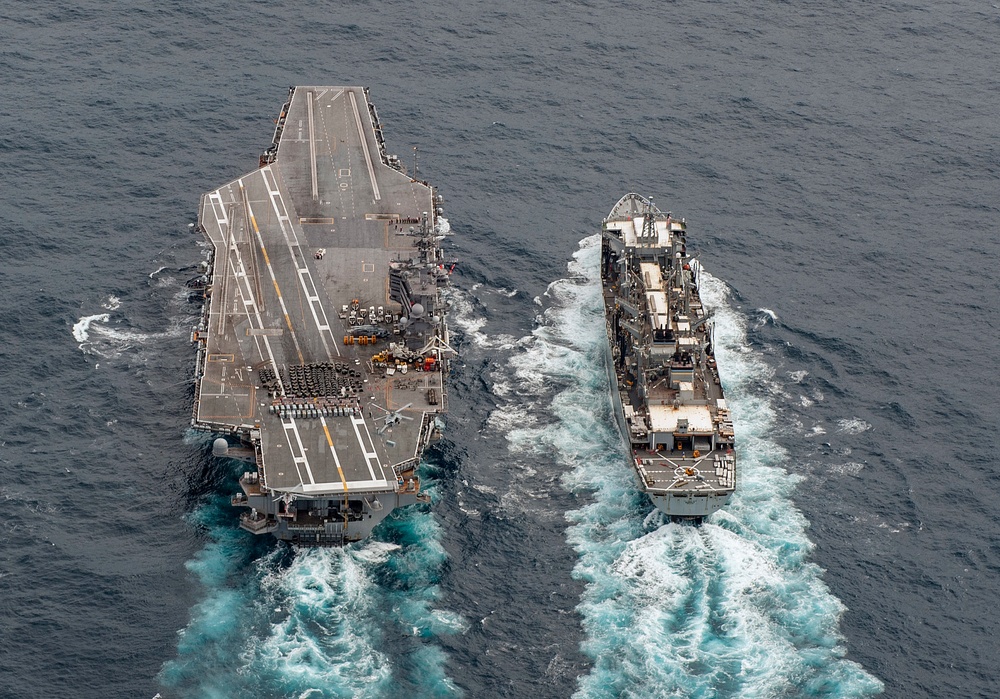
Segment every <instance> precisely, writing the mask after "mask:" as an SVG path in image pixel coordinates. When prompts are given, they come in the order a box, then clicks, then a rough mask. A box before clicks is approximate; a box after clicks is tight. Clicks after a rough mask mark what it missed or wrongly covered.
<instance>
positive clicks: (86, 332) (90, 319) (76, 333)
mask: <svg viewBox="0 0 1000 699" xmlns="http://www.w3.org/2000/svg"><path fill="white" fill-rule="evenodd" d="M109 319H110V316H109V315H108V314H107V313H96V314H94V315H92V316H84V317H83V318H80V320H78V321H76V324H75V325H73V339H74V340H76V341H77V342H78V343H79V344H80V345H81V347H80V349H83V346H82V345H83V344H84V343H85V342H87V340H89V339H90V326H91V325H92V324H94V323H107V322H108V320H109Z"/></svg>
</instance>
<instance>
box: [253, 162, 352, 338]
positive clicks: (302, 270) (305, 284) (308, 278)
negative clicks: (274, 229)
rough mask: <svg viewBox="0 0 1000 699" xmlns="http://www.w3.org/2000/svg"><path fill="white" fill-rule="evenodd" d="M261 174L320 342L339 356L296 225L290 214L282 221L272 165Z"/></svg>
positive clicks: (278, 194) (281, 200) (281, 203)
mask: <svg viewBox="0 0 1000 699" xmlns="http://www.w3.org/2000/svg"><path fill="white" fill-rule="evenodd" d="M260 174H261V177H262V178H263V180H264V187H265V188H266V189H267V192H268V194H269V195H270V196H269V199H270V200H271V208H272V209H274V213H275V215H276V216H277V217H278V225H279V226H280V228H281V234H282V236H284V238H285V244H286V246H287V247H288V252H289V254H290V255H291V256H292V262H294V263H295V268H296V270H297V271H298V273H299V274H298V277H299V286H301V287H302V291H303V292H304V293H305V295H306V298H307V299H308V300H309V311H310V313H311V314H312V317H313V323H314V324H315V325H316V328H317V330H319V339H320V342H321V343H323V349H324V351H325V352H326V355H327V357H330V356H332V355H331V354H330V347H331V346H332V347H333V351H334V352H335V353H336V354H337V356H338V357H339V356H341V353H340V347H338V346H337V340H336V338H335V337H334V336H333V332H332V331H331V330H330V320H329V318H328V317H327V315H326V309H325V308H324V307H323V304H322V303H321V302H320V300H319V292H318V291H317V289H316V283H315V282H314V281H313V278H312V273H311V272H310V271H309V267H308V265H306V264H305V260H304V259H302V260H300V259H299V258H298V256H297V255H296V253H295V250H296V248H298V249H299V253H300V254H301V247H299V241H298V237H297V236H296V235H295V227H294V226H292V225H291V223H290V222H289V225H288V227H287V228H286V226H285V223H284V221H288V220H289V218H288V216H284V221H282V215H281V211H282V210H284V211H286V212H287V208H286V207H285V202H284V200H283V199H282V198H281V191H280V190H279V189H278V182H277V180H276V179H275V176H274V173H273V172H272V171H271V168H270V166H268V167H265V168H261V170H260ZM268 177H270V178H271V180H273V186H272V182H271V181H268ZM279 204H280V205H281V208H280V209H279V208H278V205H279ZM293 241H294V243H293ZM300 265H302V266H300ZM310 289H311V291H310ZM320 316H322V317H323V319H322V321H321V320H320ZM324 331H326V332H328V333H330V342H329V343H327V339H326V337H325V336H324V334H323V332H324Z"/></svg>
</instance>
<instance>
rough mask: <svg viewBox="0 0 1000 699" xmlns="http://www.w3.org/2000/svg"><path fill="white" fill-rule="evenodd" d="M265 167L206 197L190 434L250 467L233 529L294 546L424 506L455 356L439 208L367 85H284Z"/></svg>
mask: <svg viewBox="0 0 1000 699" xmlns="http://www.w3.org/2000/svg"><path fill="white" fill-rule="evenodd" d="M275 123H276V126H275V130H274V136H273V140H272V144H271V146H270V147H269V148H268V149H267V150H266V151H264V153H263V154H262V155H261V157H260V163H259V168H258V169H257V170H255V171H253V172H250V173H248V174H246V175H244V176H242V177H239V178H237V179H236V180H234V181H232V182H229V183H228V184H225V185H223V186H222V187H219V188H218V189H216V190H214V191H212V192H208V193H207V194H205V195H203V196H202V199H201V205H200V209H199V215H198V225H199V228H200V230H201V231H202V232H203V234H204V235H205V236H206V237H207V238H208V240H209V242H210V243H211V250H212V254H211V256H210V258H209V260H208V261H207V262H206V263H205V264H204V266H203V270H202V271H203V274H202V275H201V276H200V277H199V278H197V279H196V280H192V285H193V286H195V287H196V288H197V289H199V290H200V291H201V292H202V293H203V294H204V296H205V304H204V313H203V316H202V319H201V322H200V323H199V325H198V327H197V328H195V329H194V332H193V334H192V341H193V342H194V343H195V345H196V347H197V362H196V383H197V386H196V393H195V405H194V416H193V419H192V425H193V426H194V427H195V428H197V429H201V430H205V431H209V432H213V433H217V434H220V435H223V436H220V437H219V438H217V439H216V440H215V443H214V445H213V452H214V453H215V454H216V455H217V456H223V455H225V456H228V457H232V458H237V459H242V460H244V461H245V462H247V464H248V466H247V470H246V471H245V472H244V473H243V475H242V477H241V478H240V492H238V493H236V494H235V495H233V497H232V504H233V505H235V506H239V507H242V508H246V509H245V511H244V512H243V513H242V515H241V517H240V526H241V527H242V528H243V529H246V530H247V531H250V532H253V533H254V534H262V535H263V534H270V535H274V536H275V537H277V538H279V539H282V540H286V541H290V542H293V543H296V544H300V545H320V546H338V545H344V544H347V543H350V542H354V541H358V540H360V539H363V538H364V537H366V536H368V535H369V534H370V533H371V531H372V529H373V528H374V527H375V526H376V525H377V524H378V523H379V522H381V521H382V520H383V519H385V517H386V516H387V515H388V514H389V513H390V512H392V510H393V509H395V508H397V507H401V506H404V505H409V504H413V503H416V502H428V501H429V499H428V497H427V496H426V494H425V493H424V492H423V491H422V489H421V483H420V478H419V476H418V475H417V466H418V463H419V460H420V457H421V455H422V453H423V451H424V449H425V447H427V445H428V444H429V443H431V442H432V441H433V440H435V439H436V438H438V437H439V436H440V430H441V429H442V428H443V422H442V421H441V415H442V414H443V413H444V412H445V409H446V406H447V394H446V388H445V377H446V375H447V373H448V362H449V358H450V357H451V356H452V355H453V352H452V350H451V348H450V347H449V345H448V328H447V324H446V319H445V310H446V304H445V302H444V300H443V299H442V293H441V292H442V289H443V288H444V287H445V286H447V284H448V281H449V273H450V272H451V269H452V268H453V265H449V264H447V263H446V261H445V259H444V255H443V251H442V250H441V247H440V241H441V240H442V239H443V237H444V236H445V235H446V234H447V232H448V230H447V222H446V221H445V220H444V219H443V218H440V213H441V209H440V204H441V197H440V196H438V195H437V194H436V193H435V191H434V189H433V188H432V187H431V186H430V185H429V184H427V183H426V182H423V181H420V180H419V179H417V173H416V162H414V168H413V170H414V171H413V172H412V173H409V174H407V173H406V172H405V169H404V166H403V164H402V161H401V160H400V158H398V157H397V156H394V155H391V154H389V153H387V151H386V147H385V141H384V139H383V136H382V128H381V126H380V124H379V119H378V114H377V113H376V111H375V107H374V105H372V103H371V102H370V101H369V98H368V91H367V90H366V89H364V88H360V87H293V88H290V90H289V94H288V101H287V102H286V103H285V104H284V105H283V106H282V108H281V112H280V115H279V117H278V119H277V120H276V122H275Z"/></svg>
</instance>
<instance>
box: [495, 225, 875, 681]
mask: <svg viewBox="0 0 1000 699" xmlns="http://www.w3.org/2000/svg"><path fill="white" fill-rule="evenodd" d="M599 256H600V239H599V237H598V236H592V237H589V238H587V239H585V240H583V241H582V242H581V247H580V250H579V252H577V253H576V254H575V255H574V261H573V262H572V263H571V264H570V272H571V276H570V278H568V279H563V280H559V281H557V282H554V283H553V284H552V285H550V287H549V289H548V291H547V292H546V296H547V297H548V308H547V309H546V310H545V311H544V313H543V314H542V316H541V321H540V324H539V327H538V328H536V330H535V331H534V332H533V334H532V336H531V337H530V338H526V339H525V340H524V341H523V342H522V343H519V344H520V346H521V347H523V351H521V352H519V353H517V354H515V355H514V356H512V357H511V359H510V360H509V364H510V366H509V369H510V372H509V373H511V374H513V376H514V377H515V378H514V381H515V383H516V384H517V386H516V389H515V391H514V393H515V394H517V398H518V406H520V408H519V409H521V410H529V411H530V412H534V413H536V414H535V415H531V416H529V419H528V420H527V421H522V423H521V424H522V425H524V424H525V423H527V427H520V428H511V429H509V430H508V431H507V433H506V437H507V440H508V445H509V449H510V450H511V452H513V453H514V454H520V455H523V456H526V455H528V454H538V455H539V456H544V458H546V459H548V460H551V459H555V460H557V462H558V463H560V464H561V465H562V467H563V468H564V469H565V473H564V475H563V484H564V485H565V487H567V488H569V489H570V490H572V491H573V492H576V493H578V494H580V495H581V496H583V497H584V498H586V499H587V500H589V502H587V504H585V505H583V506H581V507H580V508H579V509H576V510H574V511H571V512H569V513H567V515H566V516H567V519H568V520H569V521H570V522H571V524H570V527H569V530H568V532H567V538H568V541H569V543H570V544H571V545H572V546H573V547H574V549H575V550H576V551H577V552H578V554H579V562H578V564H577V566H576V568H575V571H574V575H575V576H576V577H577V578H579V579H580V580H582V581H584V583H585V586H586V587H585V592H584V594H583V598H582V600H581V601H580V604H579V606H578V608H577V610H578V612H579V613H580V614H581V616H582V618H583V621H582V623H583V628H584V632H585V637H586V638H585V640H584V642H583V650H584V652H585V653H586V654H587V655H588V656H589V657H590V658H591V659H592V661H593V666H592V668H591V669H590V671H589V672H588V673H587V674H585V675H584V676H582V677H581V678H580V679H579V681H578V687H577V692H576V696H577V697H580V698H583V697H635V698H636V699H638V698H640V697H642V698H644V699H645V698H648V697H682V696H683V697H802V696H822V697H866V696H872V695H875V694H878V693H880V692H881V691H882V688H883V687H882V683H881V682H880V681H879V680H878V679H876V678H875V677H873V676H872V675H870V674H868V673H867V672H865V670H864V669H863V668H861V666H859V665H858V664H857V663H854V662H853V661H849V660H845V659H844V656H845V654H846V649H845V648H844V645H843V637H842V636H841V635H840V632H839V628H838V627H839V620H840V616H841V614H842V613H843V611H844V606H843V605H842V604H841V602H840V601H839V600H838V599H837V598H835V597H834V596H833V595H832V594H831V593H830V591H829V590H828V588H827V587H826V584H825V583H824V582H823V579H822V573H823V571H822V570H821V569H820V568H819V567H818V566H816V565H815V564H813V563H810V562H809V560H808V556H809V553H810V551H811V549H812V544H811V542H810V541H809V539H808V538H807V536H806V534H805V530H806V528H807V526H808V522H807V521H806V519H805V518H804V517H803V516H802V514H801V513H800V512H799V511H798V510H797V509H795V506H794V504H793V502H792V500H791V493H792V491H793V489H794V487H795V483H796V480H797V479H796V478H795V477H793V476H790V475H789V474H788V473H787V472H786V470H785V464H786V456H785V452H784V450H783V449H782V448H781V447H780V446H779V445H777V444H776V443H774V442H773V441H771V438H770V433H771V431H772V428H773V422H774V410H773V408H772V406H771V401H772V400H774V398H772V391H774V393H777V391H776V389H774V388H773V384H772V382H771V375H770V370H769V368H768V367H767V365H766V364H764V362H763V361H762V359H761V358H760V357H759V356H758V355H757V354H756V353H755V352H754V351H753V350H752V349H751V348H750V347H749V346H748V345H747V343H746V338H745V322H746V320H745V318H744V317H743V316H741V315H740V314H739V313H737V312H735V311H733V310H732V309H731V308H730V307H729V306H728V304H727V294H728V291H727V288H726V286H725V284H724V283H722V282H721V281H719V280H717V279H714V278H713V277H711V275H709V274H707V273H704V271H703V273H702V276H701V278H702V287H701V288H702V299H703V301H704V302H705V304H706V306H707V307H708V308H709V309H710V310H714V311H715V314H716V316H715V317H716V353H717V356H718V359H719V366H720V369H721V371H722V377H723V381H724V382H725V384H726V385H725V389H726V393H727V396H728V397H729V401H728V402H729V405H730V408H731V409H732V411H733V414H734V418H735V420H734V421H735V423H736V429H737V437H738V440H737V443H738V450H739V457H740V465H741V466H740V468H741V470H740V481H739V483H738V489H737V492H736V494H735V496H734V498H733V500H732V501H731V503H730V505H729V506H728V507H727V508H726V509H725V510H723V511H722V512H719V513H717V514H716V515H713V516H712V517H710V518H709V520H708V522H707V523H706V524H704V525H702V526H701V527H692V526H687V525H680V524H667V523H665V519H664V517H663V516H662V515H661V514H660V513H659V512H658V511H657V510H655V509H653V507H652V505H651V504H650V503H649V501H648V500H647V498H646V497H645V496H644V495H643V494H642V493H641V492H640V491H639V489H638V486H637V484H636V483H635V481H634V475H633V473H632V472H631V470H630V468H629V466H628V462H627V455H626V449H625V446H624V444H623V440H622V437H621V435H620V434H619V433H618V430H617V429H616V428H615V423H614V419H613V417H612V415H611V402H610V399H609V396H608V390H609V387H608V385H607V378H606V375H605V372H604V367H603V364H602V363H603V362H604V361H605V358H604V353H605V347H604V344H605V342H606V338H605V333H604V318H603V312H602V307H601V297H600V284H599V279H598V259H599ZM525 404H527V405H528V407H527V408H525V407H524V406H525ZM518 406H514V405H510V406H503V405H502V406H501V407H500V408H498V411H500V412H506V411H508V410H513V409H515V408H517V407H518ZM495 424H498V425H504V424H509V423H508V422H507V421H503V420H497V421H495Z"/></svg>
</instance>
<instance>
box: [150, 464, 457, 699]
mask: <svg viewBox="0 0 1000 699" xmlns="http://www.w3.org/2000/svg"><path fill="white" fill-rule="evenodd" d="M428 480H429V482H430V481H431V480H432V479H428ZM193 518H194V519H195V520H196V523H197V524H198V525H200V526H203V527H205V528H206V529H207V530H208V532H209V536H210V538H211V539H212V542H211V543H210V544H209V545H207V546H206V547H205V548H204V549H203V550H202V551H201V552H200V553H199V554H198V555H197V556H196V557H195V559H194V560H192V561H189V563H188V568H189V570H191V571H192V572H194V573H195V574H196V575H197V576H198V577H199V579H200V581H201V582H202V584H203V585H204V586H205V588H206V593H205V596H204V598H203V599H202V601H201V602H200V603H198V604H197V605H196V606H195V607H194V608H193V609H192V612H191V617H192V618H191V621H190V623H189V624H188V626H187V627H186V628H185V629H183V630H182V631H180V632H179V640H178V647H177V651H178V656H177V658H176V659H174V660H172V661H170V662H168V663H166V664H164V666H163V669H162V670H161V672H160V675H159V680H160V682H161V684H162V685H163V686H164V688H165V690H166V691H165V692H164V695H165V696H168V697H191V698H195V697H198V698H201V697H220V698H221V697H230V696H236V695H246V696H269V697H311V698H313V699H320V698H321V697H323V698H327V697H373V698H374V697H389V696H393V694H394V693H395V692H396V691H398V689H399V687H401V686H405V687H407V689H408V694H409V695H410V696H414V697H424V696H426V697H448V696H458V691H457V689H456V688H455V685H454V683H453V682H452V681H451V679H450V678H448V677H447V676H446V673H445V663H446V657H445V655H444V653H443V651H442V650H441V648H440V647H439V646H438V645H437V644H436V643H435V642H434V639H435V637H438V636H441V635H449V634H452V633H456V632H460V631H462V630H464V621H463V620H462V619H461V618H460V617H458V616H457V615H454V614H452V613H451V612H448V611H446V610H441V609H437V608H435V602H437V600H438V599H439V597H440V592H439V589H438V585H437V581H438V579H439V577H440V571H441V567H442V566H443V564H444V561H445V558H446V555H445V553H444V550H443V548H442V546H441V544H440V541H439V539H440V527H439V526H438V525H437V523H436V522H435V521H434V517H433V515H432V514H431V513H430V512H425V511H416V510H412V508H410V509H407V510H401V511H400V512H399V513H398V514H397V513H394V514H393V515H390V517H389V518H387V519H386V520H385V521H384V522H383V523H382V524H381V525H379V527H378V528H376V530H375V532H374V535H373V537H371V538H369V539H366V540H365V541H364V542H361V543H359V544H355V545H351V546H348V547H345V548H343V549H339V548H317V549H291V548H290V547H288V546H285V545H276V546H272V548H270V550H268V551H266V552H264V553H263V555H261V547H260V546H259V545H257V546H255V545H254V544H255V541H254V539H253V537H252V536H251V535H248V534H246V533H244V532H242V531H240V530H239V529H238V528H237V527H236V525H235V523H234V521H233V517H232V514H231V508H229V507H228V498H224V497H221V496H215V497H214V498H213V499H212V500H210V501H209V502H207V503H206V504H204V505H203V506H202V507H201V508H200V509H199V510H198V511H196V512H195V513H194V514H193ZM388 637H393V642H392V644H390V643H388V642H387V638H388ZM396 638H399V639H401V640H395V639H396ZM428 641H430V642H428Z"/></svg>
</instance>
